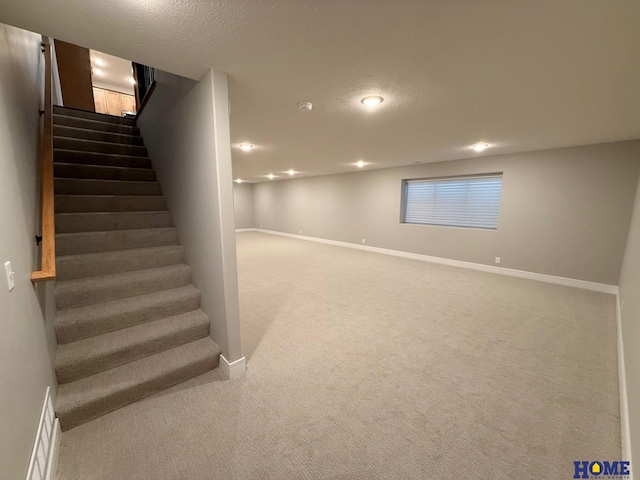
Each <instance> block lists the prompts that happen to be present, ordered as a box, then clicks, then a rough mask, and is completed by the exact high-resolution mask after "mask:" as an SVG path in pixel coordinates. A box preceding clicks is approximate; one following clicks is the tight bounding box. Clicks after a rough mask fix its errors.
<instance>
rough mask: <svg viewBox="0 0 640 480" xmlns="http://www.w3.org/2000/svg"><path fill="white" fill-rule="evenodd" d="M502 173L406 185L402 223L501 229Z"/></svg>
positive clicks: (408, 183)
mask: <svg viewBox="0 0 640 480" xmlns="http://www.w3.org/2000/svg"><path fill="white" fill-rule="evenodd" d="M501 194H502V173H496V174H490V175H474V176H468V177H457V178H432V179H422V180H404V181H403V205H402V207H403V208H402V222H403V223H414V224H421V225H443V226H449V227H469V228H487V229H493V230H495V229H497V228H498V214H499V213H500V197H501Z"/></svg>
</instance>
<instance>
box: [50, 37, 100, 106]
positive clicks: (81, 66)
mask: <svg viewBox="0 0 640 480" xmlns="http://www.w3.org/2000/svg"><path fill="white" fill-rule="evenodd" d="M55 47H56V60H57V62H58V74H59V75H60V88H61V89H62V101H63V102H64V106H65V107H71V108H79V109H80V110H86V111H89V112H93V111H94V101H93V90H92V88H91V60H90V58H89V49H88V48H84V47H79V46H77V45H73V44H72V43H66V42H62V41H60V40H56V41H55Z"/></svg>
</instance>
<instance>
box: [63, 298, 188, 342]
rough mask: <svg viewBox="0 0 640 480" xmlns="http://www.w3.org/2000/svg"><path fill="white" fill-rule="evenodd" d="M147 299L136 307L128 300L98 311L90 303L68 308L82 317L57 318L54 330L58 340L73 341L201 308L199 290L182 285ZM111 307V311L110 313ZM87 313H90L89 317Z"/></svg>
mask: <svg viewBox="0 0 640 480" xmlns="http://www.w3.org/2000/svg"><path fill="white" fill-rule="evenodd" d="M148 299H149V300H148V301H147V302H145V303H144V304H143V305H141V304H140V303H139V302H138V303H136V305H135V308H126V304H127V303H128V302H126V301H125V302H121V303H120V306H121V307H122V309H121V311H118V310H107V311H103V312H99V313H98V314H97V315H96V312H95V309H94V308H93V307H82V308H80V309H77V310H75V311H73V312H67V314H70V313H73V314H76V315H77V317H76V318H82V321H79V322H65V323H62V322H59V321H56V324H55V332H56V338H57V340H58V343H59V344H65V343H70V342H75V341H78V340H82V339H84V338H89V337H93V336H96V335H102V334H104V333H109V332H114V331H116V330H120V329H123V328H129V327H133V326H135V325H140V324H143V323H147V322H153V321H155V320H159V319H161V318H165V317H172V316H175V315H180V314H182V313H186V312H190V311H193V310H197V309H198V308H200V292H199V291H197V290H196V289H194V288H190V289H185V290H184V291H183V293H181V294H180V295H179V296H178V297H167V296H166V295H164V292H162V293H157V294H154V295H151V296H149V297H148ZM112 311H113V312H114V313H109V312H112ZM63 315H64V313H63ZM89 315H93V316H92V317H89ZM89 319H90V320H89Z"/></svg>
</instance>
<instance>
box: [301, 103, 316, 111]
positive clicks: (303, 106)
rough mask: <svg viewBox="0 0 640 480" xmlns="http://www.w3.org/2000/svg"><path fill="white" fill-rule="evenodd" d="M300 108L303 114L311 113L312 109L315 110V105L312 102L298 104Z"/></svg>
mask: <svg viewBox="0 0 640 480" xmlns="http://www.w3.org/2000/svg"><path fill="white" fill-rule="evenodd" d="M298 108H299V109H300V111H301V112H310V111H311V109H312V108H313V103H311V102H300V103H299V104H298Z"/></svg>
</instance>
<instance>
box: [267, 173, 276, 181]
mask: <svg viewBox="0 0 640 480" xmlns="http://www.w3.org/2000/svg"><path fill="white" fill-rule="evenodd" d="M267 177H268V178H269V180H273V179H274V178H276V176H275V175H274V174H273V173H270V174H269V175H267Z"/></svg>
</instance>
